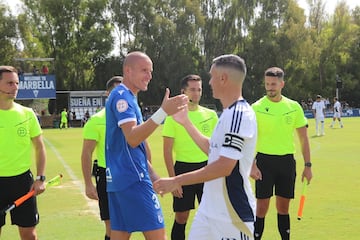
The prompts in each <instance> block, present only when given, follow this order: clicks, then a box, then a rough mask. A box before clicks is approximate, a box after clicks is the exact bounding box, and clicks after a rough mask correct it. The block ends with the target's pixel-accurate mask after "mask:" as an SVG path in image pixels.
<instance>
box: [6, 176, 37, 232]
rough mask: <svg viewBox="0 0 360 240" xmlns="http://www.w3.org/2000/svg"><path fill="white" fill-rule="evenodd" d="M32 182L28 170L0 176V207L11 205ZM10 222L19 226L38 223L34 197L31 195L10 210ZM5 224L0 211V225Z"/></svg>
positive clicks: (26, 190) (28, 189) (32, 225)
mask: <svg viewBox="0 0 360 240" xmlns="http://www.w3.org/2000/svg"><path fill="white" fill-rule="evenodd" d="M33 183H34V179H33V175H32V173H31V171H30V170H28V171H26V172H24V173H22V174H20V175H17V176H13V177H0V189H1V194H0V209H3V208H5V207H7V206H9V205H11V204H12V203H13V202H14V201H15V200H16V199H18V198H19V197H21V196H23V195H25V194H26V193H28V192H29V191H30V188H31V185H32V184H33ZM10 216H11V223H12V224H14V225H17V226H19V227H34V226H35V225H37V224H38V223H39V213H38V209H37V204H36V197H34V196H33V197H31V198H29V199H28V200H26V201H25V202H24V203H23V204H21V205H20V206H18V207H16V208H14V209H13V210H11V211H10ZM3 225H5V214H4V213H3V212H0V227H2V226H3Z"/></svg>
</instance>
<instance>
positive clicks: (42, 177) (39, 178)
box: [36, 176, 46, 182]
mask: <svg viewBox="0 0 360 240" xmlns="http://www.w3.org/2000/svg"><path fill="white" fill-rule="evenodd" d="M45 179H46V177H45V176H37V177H36V180H40V181H42V182H44V181H45Z"/></svg>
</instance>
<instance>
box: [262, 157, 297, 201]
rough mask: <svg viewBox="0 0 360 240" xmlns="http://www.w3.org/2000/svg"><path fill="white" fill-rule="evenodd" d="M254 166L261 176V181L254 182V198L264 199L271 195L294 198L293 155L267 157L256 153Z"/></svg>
mask: <svg viewBox="0 0 360 240" xmlns="http://www.w3.org/2000/svg"><path fill="white" fill-rule="evenodd" d="M256 165H257V167H258V168H259V169H260V171H261V174H262V180H256V182H255V189H256V190H255V191H256V198H258V199H265V198H270V197H271V196H272V195H273V188H274V187H275V195H276V196H280V197H284V198H294V189H295V179H296V161H295V159H294V155H293V154H287V155H282V156H279V155H268V154H263V153H258V154H257V155H256Z"/></svg>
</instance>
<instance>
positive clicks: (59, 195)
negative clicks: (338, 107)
mask: <svg viewBox="0 0 360 240" xmlns="http://www.w3.org/2000/svg"><path fill="white" fill-rule="evenodd" d="M330 122H331V120H330V119H326V125H325V126H326V129H325V133H326V135H325V136H323V137H315V136H314V132H315V130H314V120H313V119H310V120H309V123H310V127H309V131H308V133H309V138H310V143H311V155H312V162H313V174H314V178H313V181H312V182H311V185H310V186H309V187H308V196H307V199H306V202H305V208H304V214H303V218H302V220H301V221H298V220H297V208H298V205H299V198H300V195H301V182H300V180H301V177H300V176H301V173H302V169H303V160H302V158H301V154H300V151H299V150H298V153H297V154H296V156H297V159H298V164H297V168H298V178H297V185H296V198H295V199H294V201H292V203H291V213H290V214H291V215H290V217H291V230H292V232H291V236H292V239H294V240H304V239H316V240H322V239H324V240H325V239H354V240H355V239H359V236H358V231H359V227H360V224H359V223H358V217H359V216H360V191H359V190H356V189H359V188H358V186H359V184H360V177H359V175H358V173H357V171H358V169H360V158H359V153H360V144H359V136H360V127H359V126H360V118H343V122H344V126H345V127H344V128H343V129H340V128H338V125H336V127H335V128H334V129H331V128H329V125H330ZM44 138H45V143H46V146H47V156H48V162H47V176H48V179H50V178H51V177H52V176H55V175H56V174H58V173H62V174H63V175H64V177H63V181H62V184H61V185H60V186H55V187H51V188H48V189H47V190H46V192H45V193H44V194H42V195H40V196H39V197H38V204H39V211H40V224H39V225H38V226H37V231H38V235H39V239H40V240H55V239H59V240H60V239H61V240H66V239H87V240H95V239H103V235H104V231H103V224H102V222H101V221H100V220H99V216H98V208H97V202H95V201H91V200H89V199H87V198H86V197H85V195H84V186H83V181H82V173H81V166H80V153H81V148H82V129H81V128H71V129H67V130H59V129H45V130H44ZM149 143H150V146H151V149H152V156H153V165H154V167H155V169H156V171H157V172H158V173H159V174H160V175H161V176H167V173H166V168H165V165H164V163H163V157H162V139H161V127H160V128H159V129H158V130H157V131H156V132H155V133H154V134H153V135H152V136H151V137H150V139H149ZM161 204H162V208H163V213H164V217H165V224H166V230H167V234H168V235H169V233H170V231H171V226H172V223H173V217H174V214H173V213H172V198H171V195H169V194H168V195H166V196H164V197H163V198H161ZM192 216H193V215H192ZM139 217H140V216H139ZM189 227H190V223H189V224H188V226H187V229H189ZM0 239H2V240H14V239H19V237H18V232H17V227H16V226H12V225H10V218H9V216H7V224H6V225H5V226H4V227H3V229H2V233H1V237H0ZM131 239H143V236H142V234H140V233H136V234H133V235H132V238H131ZM169 239H170V238H169ZM263 239H264V240H275V239H280V237H279V235H278V232H277V223H276V211H275V207H274V205H273V201H272V206H271V208H270V211H269V213H268V216H267V218H266V226H265V232H264V235H263Z"/></svg>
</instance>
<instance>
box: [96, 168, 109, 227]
mask: <svg viewBox="0 0 360 240" xmlns="http://www.w3.org/2000/svg"><path fill="white" fill-rule="evenodd" d="M95 180H96V190H97V194H98V197H99V209H100V218H101V220H109V219H110V214H109V202H108V195H107V192H106V173H105V168H103V167H97V170H96V175H95Z"/></svg>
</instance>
